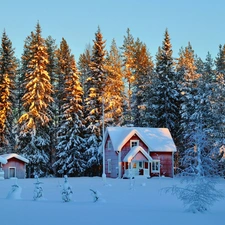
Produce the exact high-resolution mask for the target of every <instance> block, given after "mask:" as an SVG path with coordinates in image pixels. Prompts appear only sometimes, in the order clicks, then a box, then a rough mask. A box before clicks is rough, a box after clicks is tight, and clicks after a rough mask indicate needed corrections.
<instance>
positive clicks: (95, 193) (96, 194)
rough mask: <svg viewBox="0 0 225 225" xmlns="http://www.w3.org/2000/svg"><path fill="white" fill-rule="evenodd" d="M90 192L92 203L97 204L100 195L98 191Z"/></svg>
mask: <svg viewBox="0 0 225 225" xmlns="http://www.w3.org/2000/svg"><path fill="white" fill-rule="evenodd" d="M90 191H91V192H92V196H93V201H94V202H97V201H98V200H99V198H100V193H99V192H98V191H95V190H93V189H90Z"/></svg>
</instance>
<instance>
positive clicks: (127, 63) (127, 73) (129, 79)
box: [121, 28, 135, 125]
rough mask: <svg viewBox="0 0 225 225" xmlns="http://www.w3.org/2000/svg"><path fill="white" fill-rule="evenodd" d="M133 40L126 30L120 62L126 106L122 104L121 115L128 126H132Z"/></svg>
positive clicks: (128, 30)
mask: <svg viewBox="0 0 225 225" xmlns="http://www.w3.org/2000/svg"><path fill="white" fill-rule="evenodd" d="M134 43H135V41H134V38H133V36H132V34H131V33H130V29H129V28H128V29H127V35H126V36H124V41H123V46H122V47H121V49H122V60H123V64H122V66H123V70H124V71H123V73H124V78H125V79H124V81H125V86H126V89H125V91H126V96H127V100H126V104H124V110H123V112H124V113H123V115H124V119H125V124H127V125H130V124H133V116H132V109H131V104H132V91H133V82H134V79H135V77H134V74H133V72H134V71H133V69H134Z"/></svg>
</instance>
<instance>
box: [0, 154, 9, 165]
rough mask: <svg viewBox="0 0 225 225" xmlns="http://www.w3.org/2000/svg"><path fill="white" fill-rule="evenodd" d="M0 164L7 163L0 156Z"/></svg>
mask: <svg viewBox="0 0 225 225" xmlns="http://www.w3.org/2000/svg"><path fill="white" fill-rule="evenodd" d="M0 163H2V164H6V163H7V160H6V159H5V158H3V157H1V156H0Z"/></svg>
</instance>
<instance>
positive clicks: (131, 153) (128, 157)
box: [123, 146, 152, 162]
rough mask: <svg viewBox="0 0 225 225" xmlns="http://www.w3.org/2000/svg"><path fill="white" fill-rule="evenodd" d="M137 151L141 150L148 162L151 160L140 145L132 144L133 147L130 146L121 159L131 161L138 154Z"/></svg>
mask: <svg viewBox="0 0 225 225" xmlns="http://www.w3.org/2000/svg"><path fill="white" fill-rule="evenodd" d="M138 152H141V153H142V154H143V155H144V156H145V158H146V159H147V160H148V161H149V162H151V161H152V158H151V157H150V155H149V154H148V153H147V152H146V151H145V150H144V149H143V148H142V147H141V146H134V147H133V148H131V150H130V151H129V152H128V153H127V155H126V156H125V157H124V159H123V161H124V162H131V161H132V159H133V158H134V157H135V156H136V155H137V154H138Z"/></svg>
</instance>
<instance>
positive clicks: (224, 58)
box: [215, 45, 225, 76]
mask: <svg viewBox="0 0 225 225" xmlns="http://www.w3.org/2000/svg"><path fill="white" fill-rule="evenodd" d="M215 65H216V71H217V73H218V74H223V76H225V45H223V46H222V45H219V52H218V54H217V57H216V60H215Z"/></svg>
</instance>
